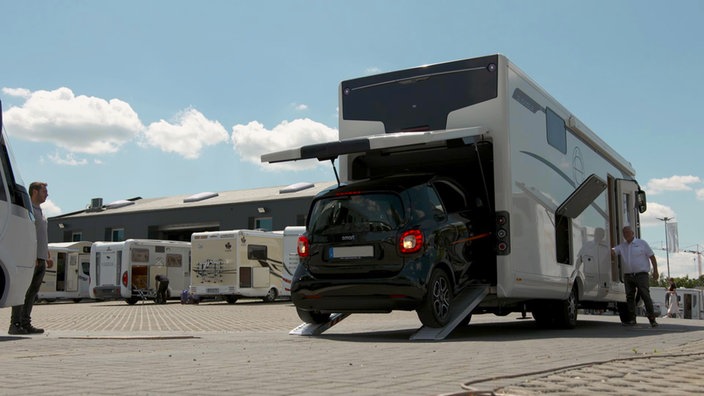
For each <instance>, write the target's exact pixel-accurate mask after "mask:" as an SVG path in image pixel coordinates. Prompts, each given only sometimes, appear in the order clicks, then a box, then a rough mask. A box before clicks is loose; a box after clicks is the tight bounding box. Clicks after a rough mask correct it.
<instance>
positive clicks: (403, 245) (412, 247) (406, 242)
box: [399, 230, 423, 253]
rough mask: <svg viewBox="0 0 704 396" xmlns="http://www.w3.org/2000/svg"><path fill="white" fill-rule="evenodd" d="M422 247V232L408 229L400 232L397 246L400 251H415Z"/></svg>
mask: <svg viewBox="0 0 704 396" xmlns="http://www.w3.org/2000/svg"><path fill="white" fill-rule="evenodd" d="M421 247H423V233H422V232H421V231H420V230H408V231H406V232H404V233H403V234H401V238H400V239H399V248H400V249H401V253H415V252H417V251H419V250H420V248H421Z"/></svg>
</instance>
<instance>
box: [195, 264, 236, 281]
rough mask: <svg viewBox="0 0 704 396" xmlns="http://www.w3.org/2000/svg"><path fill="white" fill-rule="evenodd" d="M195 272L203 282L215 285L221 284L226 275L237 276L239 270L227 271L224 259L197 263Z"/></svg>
mask: <svg viewBox="0 0 704 396" xmlns="http://www.w3.org/2000/svg"><path fill="white" fill-rule="evenodd" d="M193 272H194V273H195V274H196V276H197V277H199V278H201V281H202V282H205V283H214V282H221V281H222V277H223V275H225V274H236V273H237V270H236V269H234V268H231V269H226V268H225V262H224V261H223V260H222V259H217V260H213V259H207V260H205V261H202V262H198V263H196V265H195V266H194V268H193Z"/></svg>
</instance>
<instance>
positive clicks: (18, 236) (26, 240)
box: [0, 104, 37, 307]
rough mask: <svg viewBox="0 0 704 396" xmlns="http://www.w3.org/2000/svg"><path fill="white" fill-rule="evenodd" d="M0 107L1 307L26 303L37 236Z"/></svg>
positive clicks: (29, 202)
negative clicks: (25, 298)
mask: <svg viewBox="0 0 704 396" xmlns="http://www.w3.org/2000/svg"><path fill="white" fill-rule="evenodd" d="M1 107H2V106H1V104H0V184H1V185H0V307H11V306H14V305H21V304H22V303H24V296H25V293H26V292H27V287H29V283H30V281H31V280H32V275H33V274H34V266H35V262H36V258H37V232H36V230H35V228H34V215H33V213H32V204H31V201H30V199H29V194H28V193H27V188H26V187H25V185H24V183H23V182H22V178H21V177H20V174H19V169H18V168H17V163H16V162H15V160H14V157H13V155H12V150H11V149H10V144H9V141H8V139H7V136H6V135H5V127H4V124H3V122H2V108H1Z"/></svg>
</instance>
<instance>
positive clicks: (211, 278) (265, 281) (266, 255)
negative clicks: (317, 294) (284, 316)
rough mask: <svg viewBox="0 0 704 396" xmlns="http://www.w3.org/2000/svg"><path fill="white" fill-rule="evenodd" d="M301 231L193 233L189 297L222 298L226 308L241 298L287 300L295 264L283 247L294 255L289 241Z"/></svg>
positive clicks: (300, 228) (293, 243) (289, 229)
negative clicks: (226, 305) (284, 298)
mask: <svg viewBox="0 0 704 396" xmlns="http://www.w3.org/2000/svg"><path fill="white" fill-rule="evenodd" d="M303 230H304V228H303V227H296V228H287V231H284V232H282V231H260V230H231V231H212V232H195V233H193V234H192V235H191V247H192V249H191V252H192V253H191V254H192V260H193V269H192V272H191V287H190V290H189V291H190V293H191V294H193V295H196V296H198V298H200V299H207V298H223V299H225V301H227V302H228V303H230V304H234V303H235V302H237V300H238V299H239V298H242V297H244V298H261V299H262V300H263V301H264V302H272V301H274V300H276V299H277V298H279V297H289V296H290V282H291V274H290V272H291V269H292V268H293V267H295V265H296V260H291V258H290V257H289V256H288V254H286V252H285V250H284V245H285V244H286V246H287V247H289V248H290V249H294V250H293V251H294V252H295V242H291V241H297V239H298V235H300V233H301V232H302V231H303ZM285 240H289V242H288V243H286V242H285ZM290 246H292V247H290Z"/></svg>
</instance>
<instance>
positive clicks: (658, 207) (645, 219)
mask: <svg viewBox="0 0 704 396" xmlns="http://www.w3.org/2000/svg"><path fill="white" fill-rule="evenodd" d="M665 217H671V218H674V217H676V214H675V211H674V210H673V209H672V208H670V207H669V206H665V205H662V204H659V203H657V202H648V210H646V211H645V213H643V214H641V215H640V225H641V226H642V227H649V226H655V225H660V226H662V220H658V218H661V219H662V218H665Z"/></svg>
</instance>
